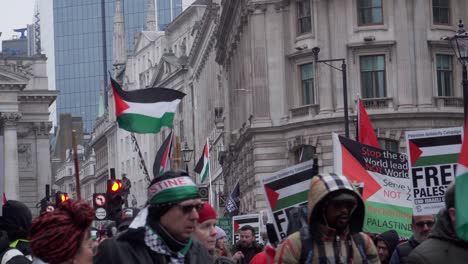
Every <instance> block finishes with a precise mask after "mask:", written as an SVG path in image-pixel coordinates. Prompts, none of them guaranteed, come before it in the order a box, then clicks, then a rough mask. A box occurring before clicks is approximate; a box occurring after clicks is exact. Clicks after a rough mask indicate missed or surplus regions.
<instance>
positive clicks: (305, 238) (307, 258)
mask: <svg viewBox="0 0 468 264" xmlns="http://www.w3.org/2000/svg"><path fill="white" fill-rule="evenodd" d="M299 234H300V237H301V245H302V246H301V257H300V258H299V263H304V264H311V263H312V260H313V258H314V240H313V238H312V235H311V234H310V231H309V226H308V225H306V226H303V227H301V229H299Z"/></svg>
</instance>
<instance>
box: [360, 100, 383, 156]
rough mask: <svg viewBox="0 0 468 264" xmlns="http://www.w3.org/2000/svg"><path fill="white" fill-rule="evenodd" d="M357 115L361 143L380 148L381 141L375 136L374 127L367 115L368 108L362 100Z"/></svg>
mask: <svg viewBox="0 0 468 264" xmlns="http://www.w3.org/2000/svg"><path fill="white" fill-rule="evenodd" d="M357 109H358V114H357V126H356V128H357V133H356V134H357V138H358V141H359V143H361V144H365V145H369V146H373V147H375V148H380V145H379V141H378V140H377V136H376V135H375V131H374V127H373V126H372V123H371V121H370V119H369V116H368V115H367V112H366V108H365V107H364V104H363V103H362V101H361V99H360V98H359V99H358V107H357Z"/></svg>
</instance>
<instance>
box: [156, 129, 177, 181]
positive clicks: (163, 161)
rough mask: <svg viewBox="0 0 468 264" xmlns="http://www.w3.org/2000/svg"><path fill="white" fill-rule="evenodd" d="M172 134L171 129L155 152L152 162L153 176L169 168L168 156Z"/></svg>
mask: <svg viewBox="0 0 468 264" xmlns="http://www.w3.org/2000/svg"><path fill="white" fill-rule="evenodd" d="M173 136H174V133H173V131H171V133H169V136H167V138H166V139H165V140H164V142H163V144H162V145H161V147H160V148H159V150H158V153H156V158H155V159H154V164H153V174H154V177H157V176H158V175H161V174H163V173H164V172H166V171H168V170H170V168H171V161H170V157H171V149H172V141H173V140H172V139H173Z"/></svg>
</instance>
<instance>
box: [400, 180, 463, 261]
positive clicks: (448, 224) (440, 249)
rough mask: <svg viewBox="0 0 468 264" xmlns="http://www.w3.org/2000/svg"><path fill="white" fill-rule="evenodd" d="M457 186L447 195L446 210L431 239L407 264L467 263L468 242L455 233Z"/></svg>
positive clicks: (452, 186)
mask: <svg viewBox="0 0 468 264" xmlns="http://www.w3.org/2000/svg"><path fill="white" fill-rule="evenodd" d="M455 213H456V212H455V185H454V184H452V185H450V186H449V188H448V189H447V191H446V193H445V208H444V209H441V210H440V211H439V213H438V214H437V216H436V221H435V224H434V226H433V227H432V230H431V231H430V234H429V237H428V238H427V239H426V240H425V241H424V242H423V243H421V245H419V246H418V247H417V248H415V249H414V250H413V251H411V253H410V254H409V256H408V258H407V261H406V263H408V264H419V263H428V264H431V263H446V264H449V263H467V262H468V241H465V240H463V239H461V238H460V237H458V236H457V234H456V233H455Z"/></svg>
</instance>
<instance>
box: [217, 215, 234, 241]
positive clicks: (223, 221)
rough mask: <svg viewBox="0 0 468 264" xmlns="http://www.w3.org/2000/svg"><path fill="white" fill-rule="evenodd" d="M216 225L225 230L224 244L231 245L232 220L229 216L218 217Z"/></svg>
mask: <svg viewBox="0 0 468 264" xmlns="http://www.w3.org/2000/svg"><path fill="white" fill-rule="evenodd" d="M218 226H219V228H221V229H222V230H224V232H226V240H227V241H226V244H228V245H232V220H231V218H229V217H222V218H218Z"/></svg>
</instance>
